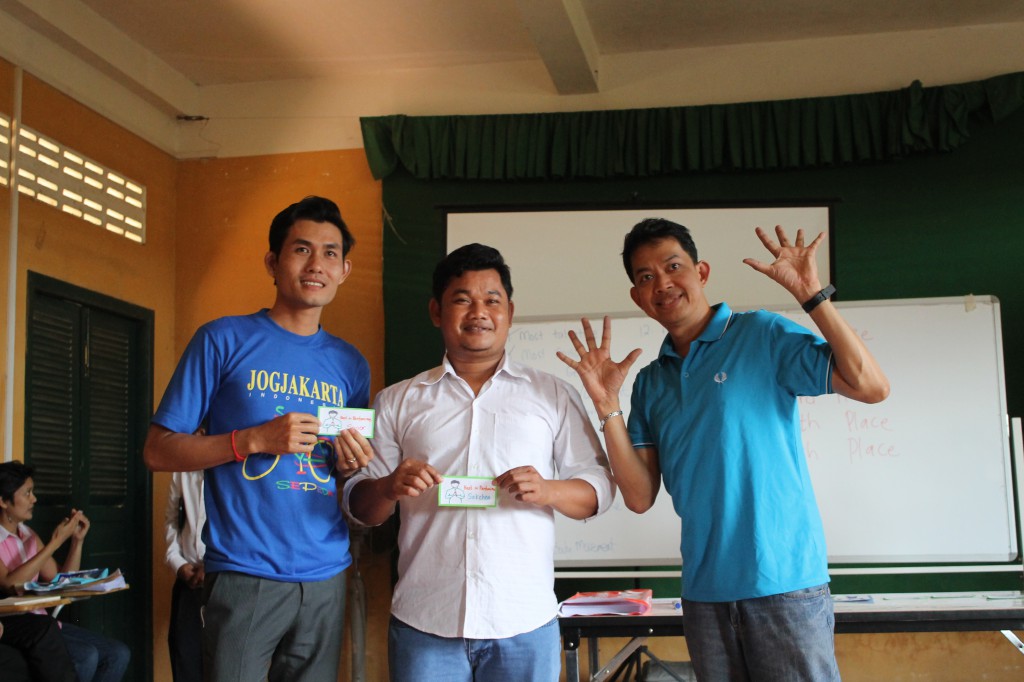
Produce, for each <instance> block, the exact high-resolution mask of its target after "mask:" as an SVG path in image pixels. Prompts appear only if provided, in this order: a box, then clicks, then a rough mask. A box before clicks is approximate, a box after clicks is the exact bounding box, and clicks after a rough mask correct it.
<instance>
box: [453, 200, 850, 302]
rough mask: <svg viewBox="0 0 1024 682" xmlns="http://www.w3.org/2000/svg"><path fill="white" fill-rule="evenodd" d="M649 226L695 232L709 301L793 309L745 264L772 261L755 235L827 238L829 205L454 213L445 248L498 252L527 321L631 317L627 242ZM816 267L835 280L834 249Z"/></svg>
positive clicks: (823, 277)
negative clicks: (649, 222)
mask: <svg viewBox="0 0 1024 682" xmlns="http://www.w3.org/2000/svg"><path fill="white" fill-rule="evenodd" d="M650 217H659V218H666V219H668V220H671V221H673V222H676V223H679V224H680V225H685V226H686V227H687V228H689V230H690V233H691V234H692V235H693V240H694V243H696V245H697V257H698V258H700V259H701V260H703V261H706V262H708V263H710V265H711V278H710V280H709V281H708V285H707V287H705V289H704V291H705V293H706V295H707V297H708V300H709V301H729V305H731V306H732V307H733V310H743V309H747V308H752V307H754V306H758V307H760V306H772V305H787V304H788V303H789V294H788V293H786V290H785V289H783V288H782V287H778V286H774V285H770V286H765V278H764V275H761V274H759V273H758V272H756V271H754V270H753V269H751V268H750V267H748V266H746V265H744V264H743V259H744V258H757V259H759V260H762V261H766V262H771V260H772V259H771V257H770V254H769V253H768V250H767V249H765V248H764V245H762V244H761V241H760V240H759V239H758V238H757V235H755V234H754V228H755V227H758V226H760V227H763V228H765V229H766V230H768V231H769V232H772V231H773V230H774V228H775V226H776V225H782V226H783V227H784V228H786V230H787V233H788V234H790V235H791V236H795V234H796V230H797V228H803V230H804V234H806V235H808V239H811V238H813V237H815V236H817V235H818V233H819V232H824V233H826V235H827V234H828V231H829V209H828V207H827V206H767V207H744V208H673V209H667V208H646V209H639V210H638V209H623V210H608V209H603V210H600V211H513V212H491V213H449V214H448V216H447V226H448V235H447V249H448V252H449V253H450V252H451V251H453V250H454V249H455V248H457V247H459V246H462V245H463V244H469V243H472V242H479V243H481V244H486V245H488V246H493V247H494V248H496V249H498V251H501V254H502V255H503V256H504V257H505V262H506V263H508V265H509V267H510V269H511V270H512V286H513V296H512V298H513V300H514V301H515V303H516V310H517V311H519V312H520V314H523V315H529V316H531V317H536V316H548V315H554V316H558V315H565V314H566V313H567V312H573V313H580V314H583V313H591V314H601V315H605V314H608V315H634V314H636V305H635V304H634V303H633V299H631V298H630V297H629V279H628V278H627V276H626V270H625V268H623V267H622V240H623V238H624V237H625V236H626V233H627V232H629V230H630V229H631V228H632V227H633V226H634V225H636V224H637V223H638V222H640V221H641V220H643V219H644V218H650ZM817 264H818V272H819V273H820V276H821V280H822V281H823V282H824V281H828V280H830V277H829V273H830V270H829V245H828V241H827V240H826V242H825V244H824V245H823V246H822V247H821V248H819V249H818V253H817ZM552 292H557V295H552Z"/></svg>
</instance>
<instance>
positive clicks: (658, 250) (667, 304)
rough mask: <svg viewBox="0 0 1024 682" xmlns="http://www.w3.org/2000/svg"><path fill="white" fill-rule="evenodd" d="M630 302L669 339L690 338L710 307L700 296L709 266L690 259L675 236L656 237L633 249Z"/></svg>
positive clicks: (695, 332) (702, 323) (702, 321)
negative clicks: (664, 332)
mask: <svg viewBox="0 0 1024 682" xmlns="http://www.w3.org/2000/svg"><path fill="white" fill-rule="evenodd" d="M632 265H633V288H632V289H630V291H629V293H630V296H631V297H632V298H633V302H634V303H636V304H637V306H639V307H640V309H641V310H643V311H644V312H645V313H647V315H648V316H649V317H651V318H652V319H654V320H656V321H657V322H659V323H660V324H661V325H662V326H663V327H665V329H667V330H668V332H669V333H670V334H672V336H673V338H676V336H677V334H678V335H679V336H689V337H690V338H691V339H692V338H693V337H695V336H696V335H697V334H699V333H700V331H702V330H703V329H704V326H705V325H706V324H707V320H708V319H709V318H710V315H711V307H710V305H709V304H708V300H707V298H706V297H705V296H704V286H705V285H706V284H707V283H708V276H709V275H710V274H711V267H710V266H709V265H708V264H707V263H705V262H704V261H698V262H697V263H694V262H693V259H692V258H690V256H689V254H687V253H686V251H684V250H683V247H682V246H681V245H680V244H679V242H678V241H677V240H676V239H673V238H666V239H659V240H657V241H654V242H650V243H648V244H644V245H643V246H640V247H638V248H637V249H636V251H635V252H634V253H633V258H632Z"/></svg>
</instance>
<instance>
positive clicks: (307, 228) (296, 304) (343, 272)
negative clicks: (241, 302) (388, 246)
mask: <svg viewBox="0 0 1024 682" xmlns="http://www.w3.org/2000/svg"><path fill="white" fill-rule="evenodd" d="M264 262H265V264H266V267H267V272H268V273H270V275H271V276H272V277H273V278H274V281H275V283H276V285H277V299H276V300H275V301H274V312H280V313H285V314H294V313H299V312H302V311H306V310H311V309H317V308H322V307H323V306H325V305H327V304H328V303H330V302H331V301H332V300H334V296H335V294H336V293H337V292H338V285H339V284H341V283H342V282H344V281H345V278H347V277H348V275H349V272H351V270H352V262H351V261H348V260H346V259H345V257H344V255H342V238H341V230H340V229H338V227H337V226H335V225H333V224H331V223H318V222H313V221H312V220H305V219H303V220H298V221H296V222H295V224H294V225H292V227H291V229H290V230H289V231H288V235H287V237H285V240H284V243H283V244H282V246H281V252H280V254H275V253H273V252H268V253H267V255H266V256H265V258H264Z"/></svg>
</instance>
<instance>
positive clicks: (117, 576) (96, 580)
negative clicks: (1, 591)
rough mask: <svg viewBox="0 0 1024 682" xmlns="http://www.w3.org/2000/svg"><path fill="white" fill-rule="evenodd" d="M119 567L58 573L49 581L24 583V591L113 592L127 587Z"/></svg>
mask: <svg viewBox="0 0 1024 682" xmlns="http://www.w3.org/2000/svg"><path fill="white" fill-rule="evenodd" d="M127 587H128V585H127V583H125V580H124V576H123V575H121V570H120V569H114V570H113V571H111V570H109V569H106V568H92V569H88V570H84V571H74V572H71V573H58V574H57V575H56V576H55V577H54V579H53V580H51V581H50V582H45V583H39V582H36V581H34V580H33V581H30V582H27V583H25V592H28V593H32V594H47V595H49V594H55V595H61V594H65V595H66V594H68V593H72V592H75V593H80V592H89V593H93V592H114V591H116V590H123V589H127Z"/></svg>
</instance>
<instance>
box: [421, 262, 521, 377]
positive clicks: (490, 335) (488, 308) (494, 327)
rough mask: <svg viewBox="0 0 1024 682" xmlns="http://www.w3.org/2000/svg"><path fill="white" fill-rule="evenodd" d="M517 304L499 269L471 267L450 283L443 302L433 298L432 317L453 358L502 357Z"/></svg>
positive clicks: (483, 358) (491, 358) (476, 359)
mask: <svg viewBox="0 0 1024 682" xmlns="http://www.w3.org/2000/svg"><path fill="white" fill-rule="evenodd" d="M513 310H514V306H513V305H512V302H511V301H510V300H509V299H508V296H507V294H506V293H505V287H504V286H502V284H501V277H499V276H498V272H497V271H496V270H493V269H491V270H470V271H468V272H464V273H462V275H460V276H459V277H457V278H455V279H453V280H452V281H451V282H449V283H448V287H447V288H446V289H445V290H444V294H442V296H441V301H440V302H439V301H436V300H434V299H431V300H430V319H431V320H432V321H433V323H434V326H435V327H438V328H439V329H440V330H441V336H442V338H443V339H444V347H445V351H447V353H448V355H449V356H450V357H451V358H452V359H453V360H456V361H458V360H472V361H481V360H488V361H490V360H493V361H495V362H496V361H497V360H499V359H501V355H502V353H504V352H505V341H506V339H508V330H509V327H511V325H512V313H513Z"/></svg>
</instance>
